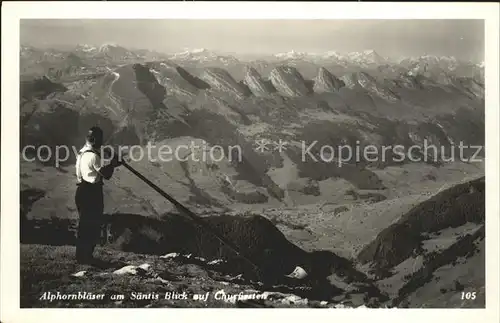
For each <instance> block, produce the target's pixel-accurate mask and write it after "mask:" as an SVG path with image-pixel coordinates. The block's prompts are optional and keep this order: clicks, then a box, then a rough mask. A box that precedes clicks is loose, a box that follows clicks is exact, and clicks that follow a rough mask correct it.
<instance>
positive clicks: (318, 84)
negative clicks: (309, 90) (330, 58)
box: [314, 67, 345, 92]
mask: <svg viewBox="0 0 500 323" xmlns="http://www.w3.org/2000/svg"><path fill="white" fill-rule="evenodd" d="M344 85H345V84H344V82H343V81H342V80H340V79H338V78H337V77H336V76H334V75H333V74H332V73H330V72H329V71H328V70H327V69H326V68H324V67H320V68H319V71H318V76H317V77H316V78H315V80H314V92H335V91H338V90H339V89H340V88H341V87H343V86H344Z"/></svg>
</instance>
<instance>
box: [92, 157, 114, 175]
mask: <svg viewBox="0 0 500 323" xmlns="http://www.w3.org/2000/svg"><path fill="white" fill-rule="evenodd" d="M92 163H93V166H94V169H95V170H96V172H98V173H99V174H100V175H101V176H102V177H103V178H104V179H107V180H109V179H110V178H111V176H113V173H114V170H115V168H116V167H118V166H120V165H121V163H120V161H119V160H118V158H113V160H111V163H109V164H108V165H106V166H102V165H101V159H100V158H99V157H98V156H97V155H95V157H94V158H92Z"/></svg>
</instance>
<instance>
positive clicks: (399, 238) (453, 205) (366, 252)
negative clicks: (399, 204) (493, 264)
mask: <svg viewBox="0 0 500 323" xmlns="http://www.w3.org/2000/svg"><path fill="white" fill-rule="evenodd" d="M484 216H485V178H484V177H481V178H479V179H476V180H473V181H470V182H467V183H463V184H459V185H456V186H454V187H452V188H449V189H447V190H445V191H443V192H440V193H438V194H437V195H435V196H433V197H432V198H430V199H428V200H427V201H425V202H422V203H420V204H419V205H417V206H415V207H414V208H413V209H411V210H410V211H409V212H408V213H406V214H405V215H403V216H402V217H401V219H400V220H399V221H398V222H396V223H394V224H392V225H391V226H389V227H388V228H386V229H384V230H383V231H382V232H381V233H380V234H379V235H378V236H377V238H376V239H375V240H374V241H373V242H371V243H370V244H368V245H367V246H365V247H364V248H363V250H361V252H360V253H359V255H358V259H359V261H361V262H362V263H372V264H373V266H374V267H376V268H377V269H380V270H386V269H389V268H391V267H394V266H395V265H397V264H399V263H401V262H402V261H403V260H405V259H406V258H408V257H410V256H412V255H413V254H419V253H420V251H421V248H422V245H421V243H422V241H423V240H424V236H423V234H424V233H432V232H437V231H439V230H442V229H445V228H448V227H452V228H455V227H459V226H461V225H463V224H465V223H467V222H472V223H484Z"/></svg>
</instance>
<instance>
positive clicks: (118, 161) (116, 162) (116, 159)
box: [110, 155, 123, 167]
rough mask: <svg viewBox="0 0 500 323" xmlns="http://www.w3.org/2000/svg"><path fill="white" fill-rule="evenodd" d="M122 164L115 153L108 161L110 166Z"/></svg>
mask: <svg viewBox="0 0 500 323" xmlns="http://www.w3.org/2000/svg"><path fill="white" fill-rule="evenodd" d="M122 164H123V161H122V160H121V158H120V157H119V156H117V155H114V156H113V158H112V159H111V162H110V165H111V166H112V167H118V166H121V165H122Z"/></svg>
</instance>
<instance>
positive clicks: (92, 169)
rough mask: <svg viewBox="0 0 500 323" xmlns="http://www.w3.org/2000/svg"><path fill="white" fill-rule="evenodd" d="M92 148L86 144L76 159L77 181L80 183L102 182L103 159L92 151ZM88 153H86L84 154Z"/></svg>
mask: <svg viewBox="0 0 500 323" xmlns="http://www.w3.org/2000/svg"><path fill="white" fill-rule="evenodd" d="M91 149H92V147H91V146H90V145H89V144H85V146H83V148H82V149H80V152H79V154H78V156H77V158H76V179H77V181H78V183H81V182H82V180H84V181H86V182H89V183H97V182H99V181H101V177H102V176H101V174H99V173H98V172H99V170H100V169H101V167H102V165H101V158H100V157H99V155H97V154H96V153H95V152H93V151H89V150H91ZM84 151H86V152H85V153H83V152H84Z"/></svg>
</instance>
